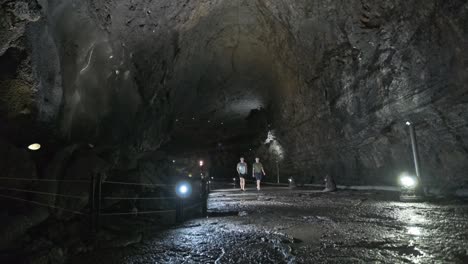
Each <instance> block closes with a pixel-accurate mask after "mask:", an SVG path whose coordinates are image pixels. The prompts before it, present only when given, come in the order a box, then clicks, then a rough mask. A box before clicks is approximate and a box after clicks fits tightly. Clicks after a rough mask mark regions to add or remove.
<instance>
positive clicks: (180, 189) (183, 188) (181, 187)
mask: <svg viewBox="0 0 468 264" xmlns="http://www.w3.org/2000/svg"><path fill="white" fill-rule="evenodd" d="M191 193H192V186H191V185H190V183H188V182H186V181H182V182H179V183H178V184H176V194H177V195H178V196H179V197H180V198H187V197H189V196H190V194H191Z"/></svg>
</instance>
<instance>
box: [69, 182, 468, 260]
mask: <svg viewBox="0 0 468 264" xmlns="http://www.w3.org/2000/svg"><path fill="white" fill-rule="evenodd" d="M209 211H210V214H209V215H210V216H209V217H208V218H201V219H200V218H199V219H194V220H190V221H187V222H185V223H184V224H182V225H179V226H175V227H173V228H170V229H167V230H164V231H162V232H158V233H156V234H152V235H148V234H146V236H145V237H144V239H143V240H142V242H141V243H138V244H133V245H130V246H127V247H124V248H118V249H105V250H96V251H93V252H91V253H86V254H83V255H78V256H75V257H72V258H71V259H70V263H468V204H467V203H464V202H462V201H459V200H443V201H441V200H439V201H432V202H422V203H402V202H399V201H398V197H397V196H396V195H395V194H392V193H388V192H376V191H368V192H365V191H360V192H358V191H339V192H336V193H322V192H319V191H316V190H306V189H304V190H300V189H296V190H289V189H287V188H273V187H270V188H264V189H263V190H262V191H260V192H257V191H256V190H254V188H253V186H250V190H248V191H246V192H240V191H239V190H234V189H225V190H217V191H214V192H212V193H211V194H210V198H209Z"/></svg>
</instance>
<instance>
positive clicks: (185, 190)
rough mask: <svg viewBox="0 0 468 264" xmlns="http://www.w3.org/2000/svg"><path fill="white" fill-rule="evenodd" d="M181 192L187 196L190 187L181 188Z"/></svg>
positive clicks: (183, 186)
mask: <svg viewBox="0 0 468 264" xmlns="http://www.w3.org/2000/svg"><path fill="white" fill-rule="evenodd" d="M179 192H180V193H182V194H186V193H187V192H188V187H187V186H185V185H182V186H180V188H179Z"/></svg>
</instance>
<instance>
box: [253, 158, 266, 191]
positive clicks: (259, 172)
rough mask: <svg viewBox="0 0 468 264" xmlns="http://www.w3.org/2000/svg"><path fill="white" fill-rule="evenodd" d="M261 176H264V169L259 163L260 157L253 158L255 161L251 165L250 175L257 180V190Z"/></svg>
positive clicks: (258, 189)
mask: <svg viewBox="0 0 468 264" xmlns="http://www.w3.org/2000/svg"><path fill="white" fill-rule="evenodd" d="M262 176H265V170H264V169H263V165H262V164H261V163H260V158H255V163H254V164H253V165H252V177H254V178H255V179H256V180H257V191H260V182H261V181H262Z"/></svg>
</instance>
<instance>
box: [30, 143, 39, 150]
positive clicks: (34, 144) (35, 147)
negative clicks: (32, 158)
mask: <svg viewBox="0 0 468 264" xmlns="http://www.w3.org/2000/svg"><path fill="white" fill-rule="evenodd" d="M40 148H41V144H39V143H33V144H31V145H29V146H28V149H30V150H39V149H40Z"/></svg>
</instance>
